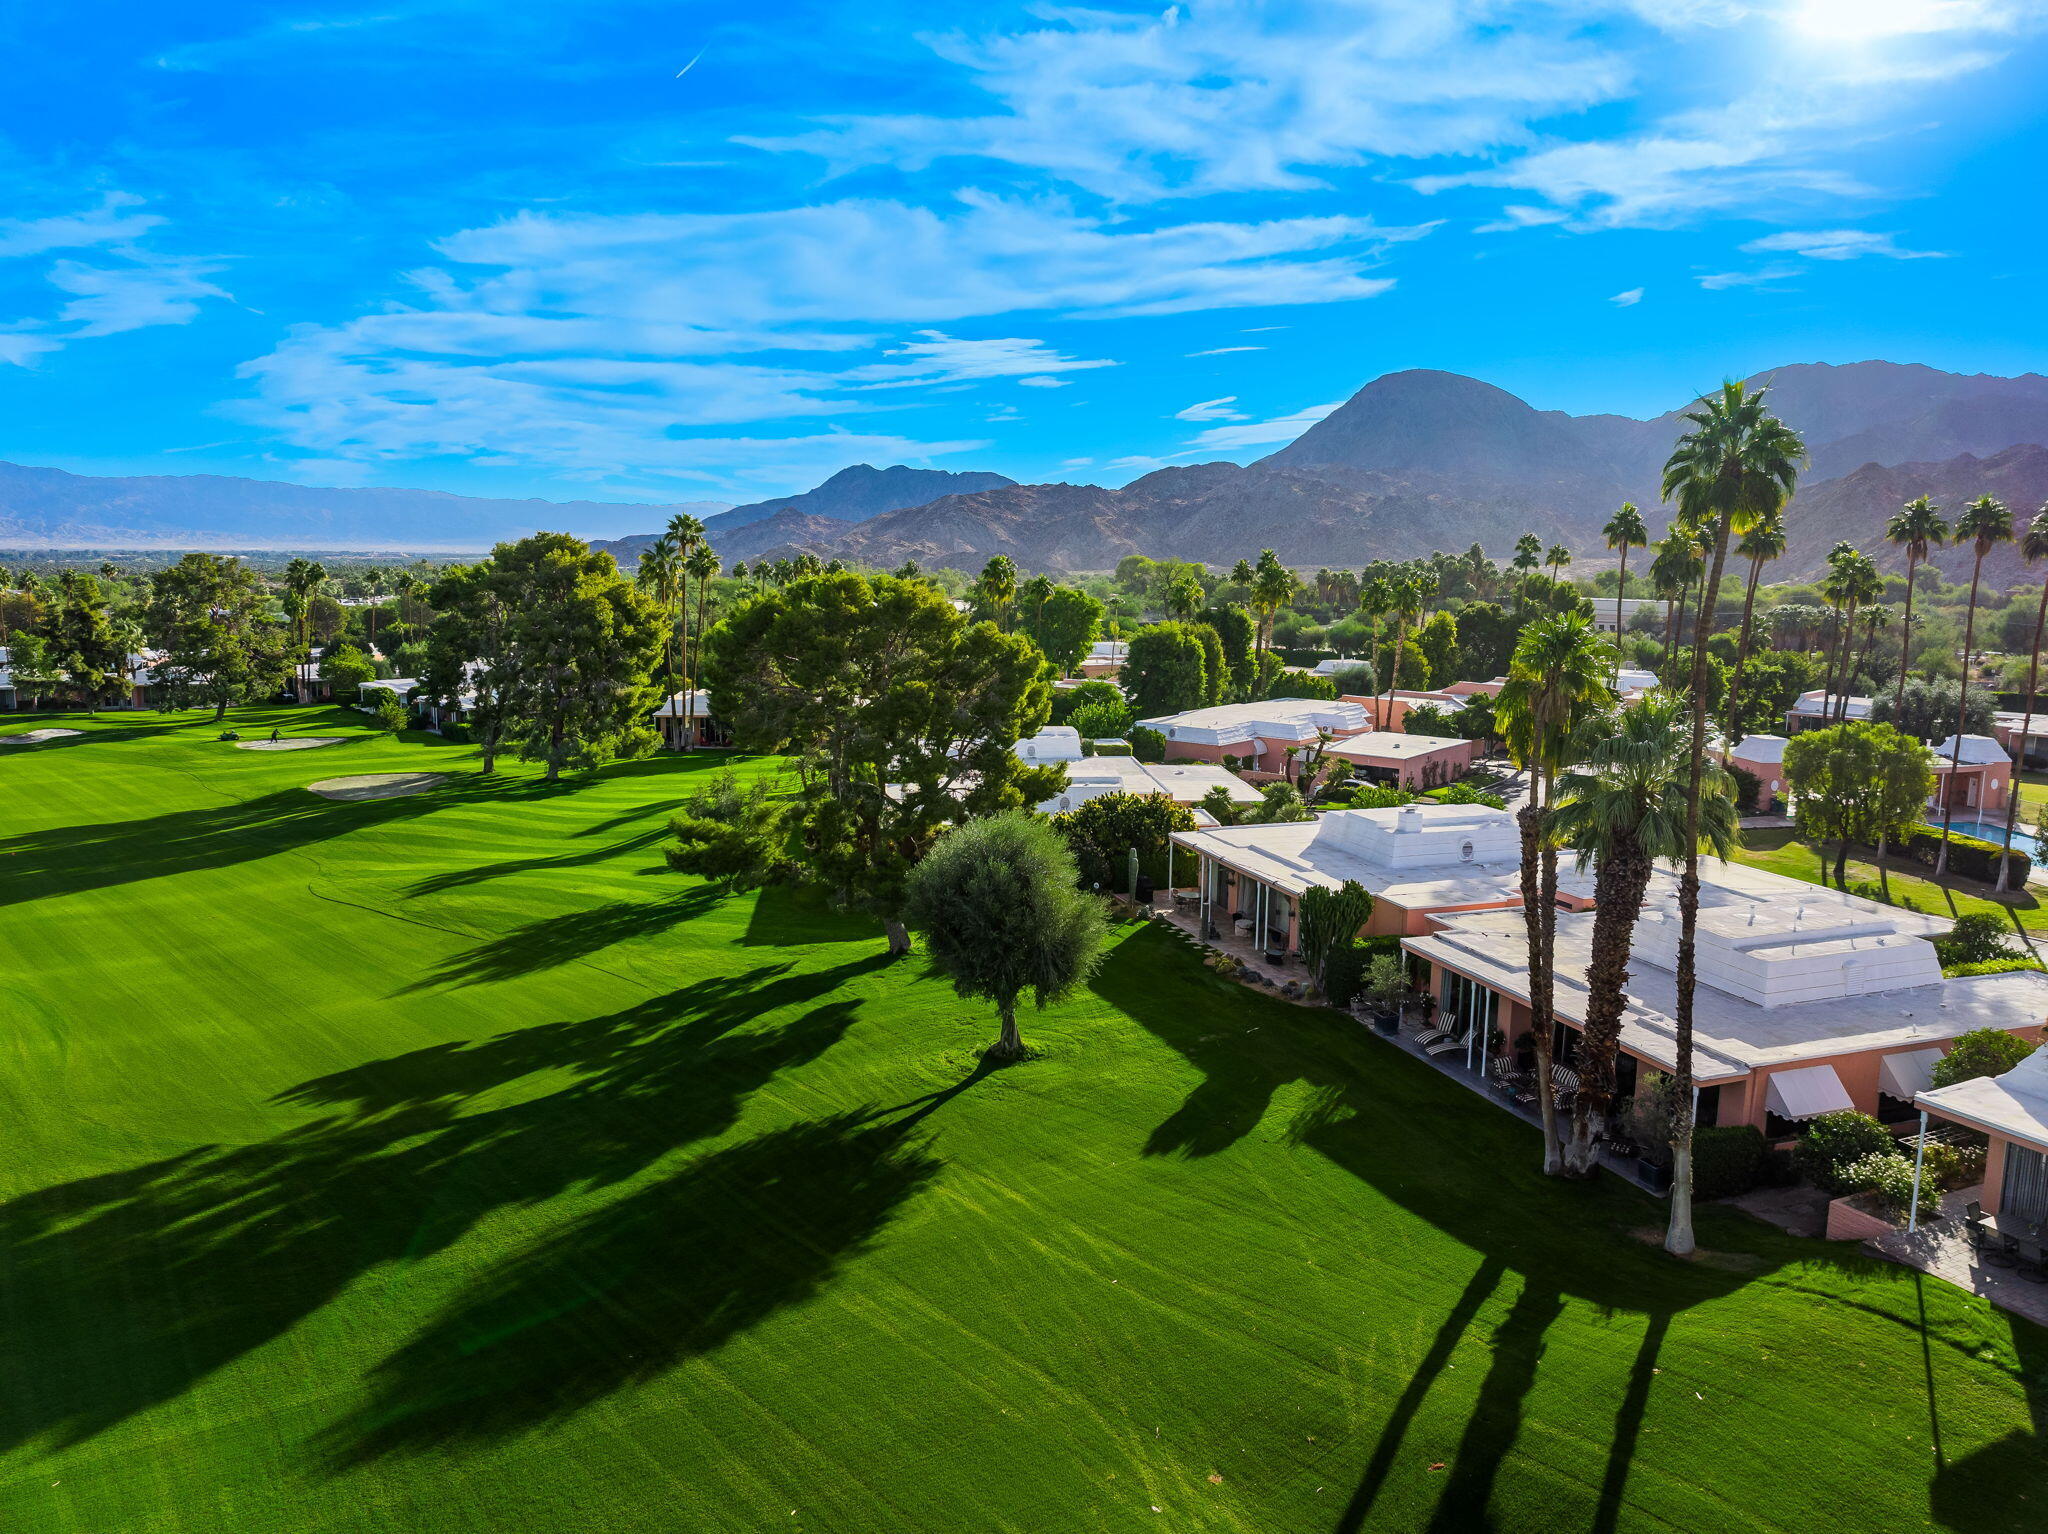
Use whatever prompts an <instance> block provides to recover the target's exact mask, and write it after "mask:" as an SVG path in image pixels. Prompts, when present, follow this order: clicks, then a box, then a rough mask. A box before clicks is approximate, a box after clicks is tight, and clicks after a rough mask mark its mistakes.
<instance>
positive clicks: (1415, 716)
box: [1401, 703, 1460, 740]
mask: <svg viewBox="0 0 2048 1534" xmlns="http://www.w3.org/2000/svg"><path fill="white" fill-rule="evenodd" d="M1401 733H1402V734H1403V735H1437V736H1443V737H1447V738H1449V739H1453V740H1456V739H1459V738H1460V736H1459V734H1458V715H1457V714H1456V713H1453V712H1452V711H1451V710H1449V709H1446V708H1438V707H1437V706H1436V705H1435V704H1433V703H1417V704H1415V705H1413V706H1412V707H1411V708H1410V709H1409V710H1408V712H1407V713H1405V714H1403V715H1402V716H1401Z"/></svg>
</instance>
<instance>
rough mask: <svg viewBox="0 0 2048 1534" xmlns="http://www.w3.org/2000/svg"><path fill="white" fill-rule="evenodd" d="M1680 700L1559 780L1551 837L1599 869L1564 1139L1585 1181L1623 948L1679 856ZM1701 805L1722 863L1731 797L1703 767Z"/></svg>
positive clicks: (1603, 1113) (1624, 963)
mask: <svg viewBox="0 0 2048 1534" xmlns="http://www.w3.org/2000/svg"><path fill="white" fill-rule="evenodd" d="M1688 724H1689V721H1688V719H1687V709H1686V703H1685V699H1684V698H1683V697H1681V696H1680V695H1679V694H1677V693H1669V692H1661V691H1660V692H1655V693H1652V694H1651V695H1650V696H1649V697H1647V698H1645V699H1644V700H1643V701H1642V702H1640V703H1638V704H1636V705H1635V706H1634V707H1633V708H1628V709H1624V710H1623V711H1622V713H1621V715H1620V717H1619V718H1618V719H1617V720H1616V721H1615V726H1616V728H1615V732H1614V734H1613V735H1612V736H1610V737H1609V738H1607V739H1605V740H1602V741H1599V742H1597V743H1596V744H1595V745H1594V746H1593V747H1592V749H1591V750H1590V751H1589V752H1588V754H1587V758H1586V763H1585V765H1584V766H1583V767H1582V768H1580V769H1578V770H1577V771H1574V772H1568V773H1566V774H1565V775H1564V776H1563V777H1562V778H1561V779H1560V780H1559V782H1558V793H1559V796H1560V799H1561V802H1560V803H1559V805H1558V807H1557V809H1556V811H1555V813H1554V814H1553V815H1552V817H1551V831H1552V835H1553V839H1554V840H1555V841H1556V842H1557V843H1558V844H1559V845H1561V846H1566V847H1570V848H1572V849H1574V850H1575V851H1576V852H1577V853H1578V855H1579V869H1580V871H1581V872H1583V871H1584V870H1585V867H1586V865H1587V864H1588V863H1589V862H1590V863H1593V864H1595V865H1596V869H1597V871H1596V872H1595V874H1594V896H1593V911H1594V915H1593V953H1592V959H1591V961H1590V962H1589V963H1588V964H1587V966H1586V993H1587V994H1586V1012H1585V1030H1584V1032H1583V1033H1582V1034H1581V1036H1580V1039H1579V1060H1578V1073H1579V1090H1578V1095H1577V1097H1576V1099H1575V1100H1574V1102H1573V1105H1572V1132H1571V1138H1570V1139H1569V1140H1568V1141H1567V1142H1566V1143H1565V1146H1564V1165H1565V1170H1566V1172H1567V1173H1569V1174H1571V1175H1573V1176H1578V1177H1590V1176H1592V1175H1593V1173H1594V1172H1595V1171H1596V1170H1598V1168H1599V1164H1600V1162H1599V1152H1598V1150H1597V1149H1596V1148H1595V1145H1594V1136H1595V1135H1596V1134H1598V1133H1599V1131H1600V1129H1601V1128H1602V1127H1603V1126H1604V1125H1605V1123H1606V1120H1607V1115H1608V1114H1609V1113H1610V1112H1611V1111H1612V1108H1613V1103H1614V1065H1615V1056H1616V1055H1617V1054H1618V1052H1619V1050H1620V1044H1621V1020H1622V1015H1623V1013H1624V1011H1625V1010H1626V1009H1627V1005H1628V997H1627V995H1626V994H1625V992H1624V987H1625V986H1626V985H1627V984H1628V960H1629V949H1630V947H1631V945H1632V944H1633V942H1634V938H1635V925H1636V918H1637V917H1638V916H1640V915H1641V914H1642V909H1643V895H1644V892H1645V891H1646V890H1647V889H1648V888H1649V883H1650V872H1651V869H1652V867H1653V865H1654V864H1655V863H1656V862H1657V861H1658V860H1659V859H1666V860H1669V861H1671V862H1677V861H1678V859H1679V857H1680V855H1681V854H1682V853H1683V851H1684V848H1685V792H1686V783H1687V781H1688V774H1687V760H1686V753H1687V750H1688V748H1689V747H1690V745H1691V735H1690V731H1689V729H1688ZM1703 781H1704V782H1705V784H1706V786H1707V792H1708V795H1709V797H1708V802H1707V804H1706V806H1705V809H1704V812H1703V813H1702V815H1701V817H1700V828H1701V834H1702V835H1703V836H1704V837H1705V839H1706V841H1707V845H1708V846H1709V847H1710V848H1711V849H1712V850H1713V851H1714V853H1715V854H1716V855H1718V856H1720V857H1724V858H1725V857H1726V856H1727V855H1728V853H1729V851H1730V849H1731V848H1732V847H1733V846H1734V843H1735V825H1736V817H1735V799H1734V795H1733V794H1732V792H1731V791H1730V782H1729V779H1728V775H1727V774H1726V773H1725V772H1723V771H1722V769H1721V768H1720V766H1719V765H1718V764H1713V763H1710V764H1709V765H1708V768H1707V776H1706V777H1705V778H1704V779H1703Z"/></svg>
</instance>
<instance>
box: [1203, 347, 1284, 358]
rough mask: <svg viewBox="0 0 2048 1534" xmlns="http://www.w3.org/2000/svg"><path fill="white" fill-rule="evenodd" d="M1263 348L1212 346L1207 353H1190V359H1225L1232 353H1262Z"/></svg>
mask: <svg viewBox="0 0 2048 1534" xmlns="http://www.w3.org/2000/svg"><path fill="white" fill-rule="evenodd" d="M1265 349H1266V348H1265V347H1263V346H1212V347H1210V348H1209V349H1208V350H1207V351H1199V352H1189V353H1188V355H1189V356H1190V357H1223V356H1227V355H1228V354H1230V353H1231V352H1262V351H1264V350H1265Z"/></svg>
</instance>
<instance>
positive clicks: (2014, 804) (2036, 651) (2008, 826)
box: [1994, 506, 2048, 894]
mask: <svg viewBox="0 0 2048 1534" xmlns="http://www.w3.org/2000/svg"><path fill="white" fill-rule="evenodd" d="M2019 543H2020V558H2021V559H2024V560H2025V561H2026V562H2027V563H2028V564H2030V565H2031V564H2034V563H2036V562H2037V561H2039V560H2042V559H2048V506H2043V507H2042V508H2041V509H2040V510H2039V511H2037V512H2035V513H2034V520H2033V521H2031V522H2029V523H2028V524H2027V530H2026V531H2025V532H2023V533H2021V534H2020V539H2019ZM2044 618H2048V581H2043V582H2042V583H2041V600H2040V601H2038V602H2037V603H2035V604H2034V643H2033V647H2032V648H2031V649H2030V650H2029V651H2028V652H2027V712H2026V716H2025V718H2023V719H2022V720H2021V721H2020V743H2019V749H2018V750H2017V751H2015V752H2014V753H2013V762H2012V792H2011V793H2010V794H2009V795H2008V796H2007V800H2006V806H2005V850H2006V852H2007V853H2010V852H2011V851H2012V832H2013V827H2014V826H2016V825H2018V824H2019V819H2020V778H2021V775H2022V774H2024V773H2025V772H2026V770H2027V734H2028V732H2029V731H2031V730H2032V729H2033V728H2034V688H2035V686H2036V685H2037V684H2038V683H2039V682H2040V680H2041V621H2042V620H2043V619H2044ZM2006 862H2007V859H2006V858H2000V859H1999V860H1998V883H1997V884H1996V885H1995V886H1994V888H1995V889H1996V890H1997V892H1998V893H1999V894H2004V893H2005V865H2006Z"/></svg>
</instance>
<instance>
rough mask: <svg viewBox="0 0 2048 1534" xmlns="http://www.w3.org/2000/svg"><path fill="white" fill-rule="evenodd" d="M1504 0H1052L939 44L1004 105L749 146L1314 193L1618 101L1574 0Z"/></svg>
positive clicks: (1484, 147) (1612, 57)
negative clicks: (1333, 177) (1160, 1)
mask: <svg viewBox="0 0 2048 1534" xmlns="http://www.w3.org/2000/svg"><path fill="white" fill-rule="evenodd" d="M1501 10H1502V7H1501V6H1500V5H1499V4H1498V3H1496V0H1369V3H1359V0H1302V3H1299V4H1295V5H1290V6H1286V7H1276V6H1270V5H1264V4H1260V3H1257V0H1202V3H1199V4H1195V5H1192V6H1180V5H1175V6H1171V7H1168V8H1167V9H1166V10H1165V11H1164V13H1163V14H1161V13H1159V12H1153V13H1151V14H1145V15H1130V14H1116V13H1112V12H1109V11H1106V10H1100V9H1096V10H1082V9H1053V8H1045V9H1041V10H1039V11H1038V13H1037V15H1038V17H1039V22H1038V24H1037V25H1035V26H1032V27H1030V28H1029V29H1028V30H1015V31H1010V32H1006V33H998V34H994V35H987V36H980V37H971V38H970V37H967V36H963V35H961V34H958V33H954V34H947V35H945V36H939V37H928V38H926V39H925V41H926V42H927V43H928V45H929V46H930V47H931V48H932V49H933V50H934V52H936V53H937V54H938V55H939V57H941V58H942V59H945V60H946V61H948V62H950V63H952V64H955V65H958V66H960V67H961V68H962V69H964V70H965V71H967V73H968V75H969V77H970V78H971V80H972V82H973V84H974V85H975V86H977V87H979V88H980V90H981V91H982V92H984V93H985V94H986V95H987V96H988V97H990V98H992V100H993V102H994V104H995V107H996V110H994V111H991V112H988V113H985V114H982V115H975V116H966V117H950V118H949V117H935V116H917V115H871V116H840V117H831V118H825V119H821V120H820V123H819V125H818V126H817V127H815V128H813V129H811V130H809V131H806V132H802V133H797V134H785V135H779V136H772V137H771V136H756V137H751V138H742V139H741V140H740V142H742V143H748V144H752V145H754V146H756V147H759V148H765V149H771V150H781V151H791V150H793V151H801V152H804V153H808V154H814V155H817V156H820V157H821V158H823V159H824V160H825V161H826V162H827V165H828V167H829V169H830V170H832V171H833V172H835V173H838V172H844V171H849V170H853V169H856V168H859V167H863V166H867V165H873V164H888V165H890V166H892V167H894V168H896V169H909V170H918V169H921V168H923V167H925V166H928V165H930V164H932V163H933V162H934V161H937V160H941V159H945V158H948V157H957V156H970V157H975V158H983V159H991V160H997V161H1002V162H1006V163H1008V164H1012V165H1018V166H1025V167H1029V168H1032V169H1036V170H1040V171H1043V172H1046V173H1048V174H1050V175H1051V176H1053V177H1055V178H1057V179H1059V180H1062V181H1065V182H1068V183H1071V184H1073V185H1076V186H1081V187H1085V188H1087V189H1088V190H1090V191H1091V192H1095V193H1098V194H1100V195H1103V196H1107V197H1111V198H1115V199H1118V200H1120V201H1124V202H1143V201H1151V200H1155V199H1158V198H1164V197H1173V196H1186V195H1200V194H1205V193H1211V192H1222V191H1299V190H1303V189H1307V188H1313V187H1319V186H1322V185H1323V184H1324V182H1323V180H1322V179H1321V177H1320V176H1319V175H1318V174H1316V173H1317V172H1319V171H1322V170H1325V169H1330V168H1340V167H1349V166H1357V165H1362V164H1366V163H1369V162H1371V161H1374V160H1377V159H1382V158H1386V157H1419V156H1435V155H1463V154H1476V153H1482V152H1486V151H1490V150H1496V149H1499V148H1502V147H1506V146H1511V145H1517V144H1521V143H1523V142H1525V141H1526V140H1527V137H1528V126H1527V125H1528V123H1529V122H1530V121H1531V120H1532V119H1533V118H1540V117H1544V116H1548V115H1550V114H1553V113H1557V112H1564V111H1571V110H1576V109H1581V108H1585V107H1588V106H1592V105H1595V104H1597V103H1599V102H1603V101H1609V100H1613V99H1615V98H1616V97H1617V96H1618V95H1619V94H1621V93H1622V92H1623V91H1624V90H1625V88H1626V87H1627V84H1628V81H1629V73H1630V71H1629V66H1628V64H1627V63H1626V61H1625V60H1623V59H1622V58H1621V57H1620V56H1619V55H1618V54H1617V52H1616V51H1615V50H1614V49H1613V48H1611V47H1609V46H1606V45H1605V44H1603V43H1602V42H1601V41H1600V40H1599V39H1597V38H1595V37H1593V36H1592V35H1591V34H1590V31H1589V29H1587V28H1586V27H1585V26H1584V19H1585V18H1584V17H1583V15H1581V14H1574V13H1575V12H1576V11H1577V10H1578V7H1577V6H1576V5H1572V4H1565V5H1561V6H1560V5H1534V6H1525V7H1522V8H1520V11H1519V13H1518V14H1517V16H1516V17H1515V23H1514V25H1512V26H1509V25H1502V24H1501V23H1502V16H1501Z"/></svg>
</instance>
